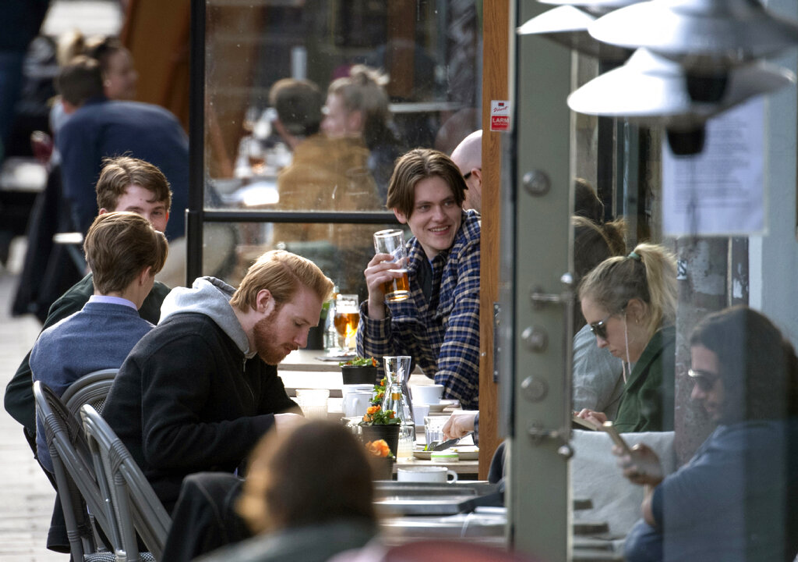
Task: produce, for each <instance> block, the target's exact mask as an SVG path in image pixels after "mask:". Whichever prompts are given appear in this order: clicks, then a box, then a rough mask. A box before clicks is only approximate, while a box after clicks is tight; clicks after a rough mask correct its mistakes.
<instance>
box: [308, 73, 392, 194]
mask: <svg viewBox="0 0 798 562" xmlns="http://www.w3.org/2000/svg"><path fill="white" fill-rule="evenodd" d="M387 83H388V77H387V76H385V75H383V74H381V73H380V72H379V71H377V70H374V69H372V68H369V67H367V66H364V65H355V66H353V67H352V68H351V69H350V71H349V76H347V77H344V78H338V79H336V80H334V81H333V82H332V84H330V87H329V88H328V90H327V104H326V105H325V107H324V113H325V117H324V120H323V121H322V123H321V128H322V130H323V131H324V133H325V134H326V135H327V136H328V137H330V138H333V139H335V138H341V137H349V138H355V139H360V140H361V141H362V142H363V143H364V144H365V145H366V148H368V150H369V157H368V169H369V171H370V172H371V175H372V176H373V177H374V181H376V182H377V194H378V200H379V201H384V200H385V197H386V194H387V191H388V183H389V182H390V179H391V172H392V171H393V165H394V161H395V160H396V158H397V157H399V155H400V154H401V153H402V150H401V146H400V144H399V140H398V139H397V136H396V133H395V132H394V130H393V128H392V125H391V111H390V109H389V107H388V94H387V93H386V91H385V85H386V84H387Z"/></svg>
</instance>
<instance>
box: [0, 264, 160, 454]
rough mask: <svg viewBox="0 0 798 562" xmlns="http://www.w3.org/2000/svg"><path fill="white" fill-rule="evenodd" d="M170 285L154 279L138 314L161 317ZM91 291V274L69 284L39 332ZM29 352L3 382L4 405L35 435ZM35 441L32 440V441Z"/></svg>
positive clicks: (73, 309)
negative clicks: (69, 286) (4, 387)
mask: <svg viewBox="0 0 798 562" xmlns="http://www.w3.org/2000/svg"><path fill="white" fill-rule="evenodd" d="M169 291H170V289H169V287H167V286H166V285H164V284H163V283H160V282H158V281H156V282H155V285H154V286H153V288H152V290H151V291H150V294H149V295H147V298H146V299H145V300H144V304H142V305H141V308H140V309H139V315H140V316H141V317H142V318H144V319H145V320H148V321H150V322H152V323H153V324H157V323H158V320H159V319H160V317H161V303H162V302H163V299H164V298H166V295H167V294H168V293H169ZM93 294H94V283H93V282H92V274H91V273H89V274H88V275H87V276H86V277H84V278H83V279H81V280H80V281H78V282H77V283H75V284H74V285H72V287H71V288H70V289H69V290H68V291H67V292H66V293H64V294H63V295H61V296H60V297H59V298H58V300H57V301H55V302H54V303H53V305H52V306H51V307H50V310H49V311H48V312H47V320H46V321H45V322H44V326H42V332H43V331H44V330H46V329H47V328H49V327H50V326H52V325H53V324H57V323H58V322H60V321H61V320H63V319H64V318H66V317H67V316H71V315H72V314H74V313H76V312H78V311H80V310H81V309H82V308H83V305H84V304H86V303H87V302H89V297H90V296H92V295H93ZM29 360H30V352H28V354H27V355H26V356H25V359H23V360H22V363H21V364H20V366H19V368H18V369H17V372H16V374H15V375H14V378H12V379H11V381H10V382H9V383H8V386H6V395H5V403H4V405H5V408H6V411H7V412H8V413H9V414H11V417H12V418H14V419H15V420H17V421H18V422H19V423H21V424H22V425H23V426H24V427H25V430H26V436H27V437H28V438H29V439H30V438H34V439H35V437H36V407H35V404H34V401H33V379H32V378H31V371H30V364H29V363H28V362H29ZM34 442H35V441H34Z"/></svg>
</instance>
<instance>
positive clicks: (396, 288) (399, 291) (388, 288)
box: [374, 229, 410, 302]
mask: <svg viewBox="0 0 798 562" xmlns="http://www.w3.org/2000/svg"><path fill="white" fill-rule="evenodd" d="M374 249H375V250H376V252H377V253H378V254H391V256H392V257H393V259H392V260H391V261H393V263H395V264H396V269H392V270H391V271H400V272H401V273H402V276H401V277H399V278H398V279H392V280H390V281H388V282H386V283H383V285H382V291H383V292H384V293H385V300H386V301H388V302H399V301H403V300H407V298H408V297H409V296H410V281H409V280H408V278H407V269H406V267H407V253H406V252H405V235H404V232H402V231H401V230H398V229H392V230H380V231H379V232H375V233H374Z"/></svg>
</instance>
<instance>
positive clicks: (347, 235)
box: [202, 223, 409, 300]
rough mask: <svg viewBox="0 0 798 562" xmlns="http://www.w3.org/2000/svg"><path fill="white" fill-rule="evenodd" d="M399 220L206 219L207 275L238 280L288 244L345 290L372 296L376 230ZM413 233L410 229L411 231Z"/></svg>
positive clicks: (228, 281) (361, 295) (364, 297)
mask: <svg viewBox="0 0 798 562" xmlns="http://www.w3.org/2000/svg"><path fill="white" fill-rule="evenodd" d="M385 228H398V226H397V225H396V224H382V225H381V224H330V223H315V224H311V223H206V224H205V229H204V246H203V270H202V272H203V275H214V276H216V277H219V278H221V279H223V280H224V281H226V282H227V283H229V284H231V285H233V286H238V284H239V283H240V282H241V279H243V278H244V275H245V274H246V272H247V268H248V267H249V266H250V265H252V263H253V262H254V261H255V260H256V259H257V258H258V257H259V256H260V255H261V254H263V253H264V252H266V251H268V250H275V249H281V250H288V251H291V252H294V253H295V254H299V255H300V256H304V257H306V258H308V259H309V260H311V261H313V262H314V263H315V264H316V265H318V266H319V267H320V268H321V269H322V271H324V273H325V274H326V275H327V276H328V277H329V278H330V279H332V280H333V282H335V284H336V285H337V286H338V289H339V292H341V293H351V294H358V295H359V296H360V298H361V300H363V299H366V298H367V296H368V290H367V289H366V283H365V277H364V275H363V271H364V270H365V269H366V266H367V265H368V262H369V261H370V260H371V258H372V257H373V256H374V242H373V234H374V233H375V232H377V231H378V230H383V229H385ZM407 236H409V232H408V233H407Z"/></svg>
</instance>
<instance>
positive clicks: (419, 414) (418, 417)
mask: <svg viewBox="0 0 798 562" xmlns="http://www.w3.org/2000/svg"><path fill="white" fill-rule="evenodd" d="M428 415H429V404H413V421H414V422H415V423H416V427H423V426H424V418H426V417H427V416H428Z"/></svg>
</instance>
